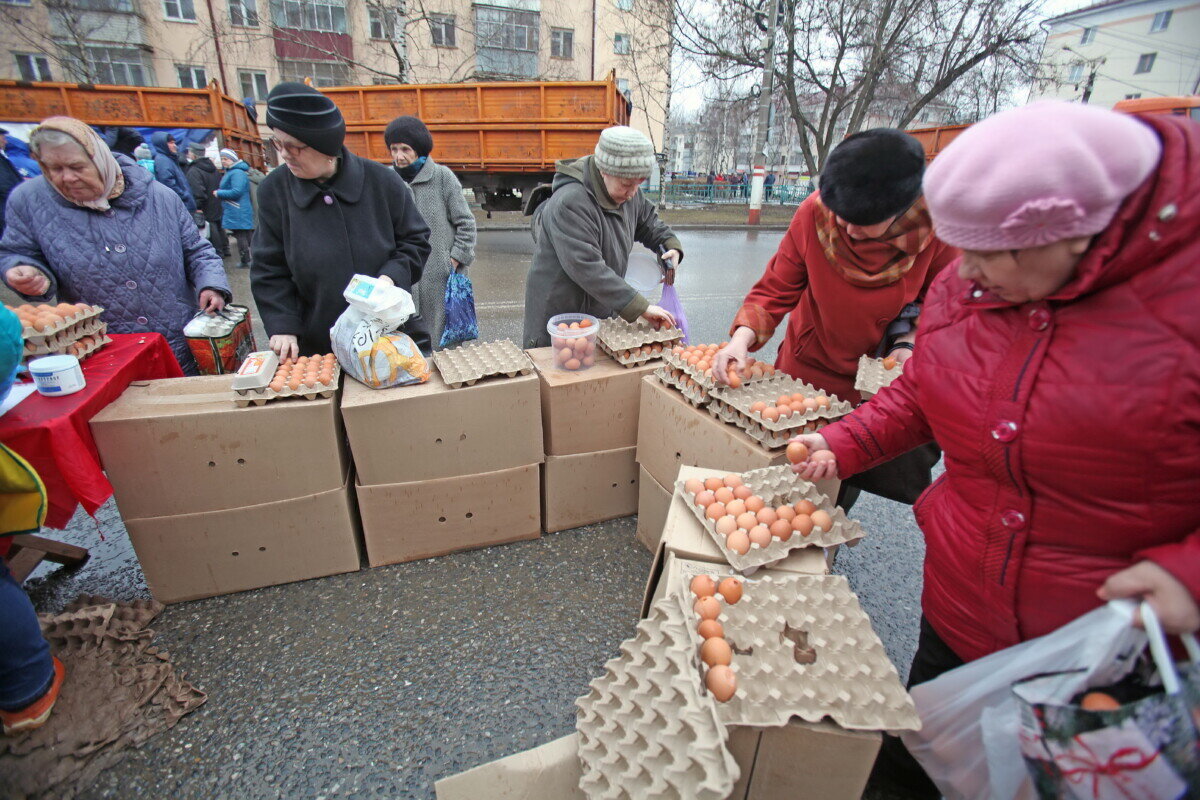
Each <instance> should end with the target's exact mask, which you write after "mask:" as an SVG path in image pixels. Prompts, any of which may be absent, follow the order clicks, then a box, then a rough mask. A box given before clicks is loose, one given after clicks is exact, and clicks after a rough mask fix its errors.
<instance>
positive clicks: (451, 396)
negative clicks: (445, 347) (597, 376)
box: [342, 372, 543, 567]
mask: <svg viewBox="0 0 1200 800" xmlns="http://www.w3.org/2000/svg"><path fill="white" fill-rule="evenodd" d="M342 417H343V419H344V420H345V424H346V433H347V435H348V436H349V439H350V450H351V452H352V453H353V454H354V462H355V466H356V470H357V473H358V484H357V486H356V490H357V494H358V502H359V509H360V511H361V513H362V523H363V539H364V542H365V544H366V550H367V560H368V562H369V563H370V564H371V566H373V567H375V566H380V565H382V564H396V563H399V562H402V561H412V560H414V559H419V558H429V557H431V556H438V555H444V554H446V553H451V552H454V551H456V550H465V549H469V548H473V547H486V546H489V545H494V544H502V543H505V542H515V541H519V540H522V539H536V538H537V537H538V536H539V535H541V531H540V525H539V519H540V516H541V514H540V510H539V508H538V471H539V466H540V464H541V462H542V460H543V455H542V420H541V411H540V400H539V394H538V379H537V376H535V375H518V376H516V377H513V378H509V377H496V378H488V379H486V380H481V381H479V382H478V383H475V384H474V385H472V386H465V387H462V388H458V389H453V388H450V387H449V386H448V385H447V384H446V382H445V381H444V380H443V379H442V376H441V375H440V374H438V373H437V372H434V373H433V374H432V375H430V377H429V381H428V382H427V383H424V384H421V385H419V386H400V387H396V388H393V389H371V388H369V387H367V386H364V385H363V384H361V383H359V382H358V381H355V380H352V379H349V378H347V379H346V382H345V386H344V388H343V390H342Z"/></svg>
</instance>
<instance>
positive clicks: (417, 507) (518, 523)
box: [357, 389, 541, 567]
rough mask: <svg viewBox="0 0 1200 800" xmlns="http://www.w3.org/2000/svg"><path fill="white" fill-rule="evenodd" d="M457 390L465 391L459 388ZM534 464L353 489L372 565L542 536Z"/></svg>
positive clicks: (368, 559) (538, 486) (538, 487)
mask: <svg viewBox="0 0 1200 800" xmlns="http://www.w3.org/2000/svg"><path fill="white" fill-rule="evenodd" d="M458 391H460V392H466V391H470V389H459V390H458ZM539 489H540V479H539V466H538V465H537V464H528V465H526V466H523V467H516V468H515V469H505V470H498V471H496V472H488V473H484V474H481V475H464V476H462V477H457V478H439V479H437V480H427V481H414V482H411V483H394V484H383V485H372V486H365V485H359V486H358V487H357V493H358V506H359V511H360V513H361V514H362V525H363V541H364V543H365V544H366V549H367V561H368V562H369V563H370V565H371V566H372V567H378V566H381V565H383V564H398V563H400V562H403V561H414V560H416V559H419V558H431V557H433V556H440V555H445V554H447V553H453V552H456V551H458V550H469V549H471V548H475V547H490V546H491V545H496V544H505V543H507V542H516V541H521V540H525V539H536V538H538V537H539V536H541V507H540V505H539V494H540V493H539V491H538V490H539Z"/></svg>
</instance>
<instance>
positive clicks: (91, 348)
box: [58, 325, 112, 361]
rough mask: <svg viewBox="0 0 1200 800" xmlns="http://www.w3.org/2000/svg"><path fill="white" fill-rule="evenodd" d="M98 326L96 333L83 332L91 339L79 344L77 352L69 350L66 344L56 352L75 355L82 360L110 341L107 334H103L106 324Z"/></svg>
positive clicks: (69, 347) (69, 346)
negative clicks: (88, 341)
mask: <svg viewBox="0 0 1200 800" xmlns="http://www.w3.org/2000/svg"><path fill="white" fill-rule="evenodd" d="M100 328H101V329H100V331H99V332H98V333H94V334H84V335H85V336H91V337H92V341H91V342H90V343H88V344H85V345H84V344H81V345H80V350H79V352H76V353H73V352H71V345H67V346H66V347H64V348H63V349H62V350H59V351H58V352H59V353H62V354H64V355H71V356H75V357H76V358H78V359H79V360H80V361H83V360H84V359H85V358H87V357H88V356H90V355H92V354H93V353H95V352H96V351H97V350H99V349H100V348H101V347H104V345H106V344H111V343H112V339H110V338H108V336H106V335H105V333H106V331H107V326H105V325H101V326H100ZM72 344H75V342H72Z"/></svg>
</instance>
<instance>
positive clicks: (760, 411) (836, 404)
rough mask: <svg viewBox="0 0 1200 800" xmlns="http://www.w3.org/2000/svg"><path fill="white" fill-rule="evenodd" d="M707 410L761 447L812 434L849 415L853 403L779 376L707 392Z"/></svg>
mask: <svg viewBox="0 0 1200 800" xmlns="http://www.w3.org/2000/svg"><path fill="white" fill-rule="evenodd" d="M711 395H712V398H711V400H710V402H709V404H708V409H709V411H710V412H711V413H712V414H713V415H714V416H716V417H717V418H718V419H721V420H723V421H724V422H728V423H729V424H731V425H736V426H738V427H739V428H741V429H742V430H744V431H746V433H748V434H749V435H750V437H751V438H753V439H755V440H757V441H759V442H761V443H762V444H763V446H764V447H767V448H770V449H774V448H777V447H783V446H784V445H786V444H787V442H788V439H791V438H792V437H793V436H798V435H799V434H801V433H812V432H813V431H816V430H819V429H820V428H823V427H825V426H826V425H828V424H829V423H830V422H833V421H834V420H835V419H838V418H839V417H842V416H844V415H846V414H849V413H850V411H851V410H853V406H851V405H850V404H849V403H847V402H845V401H844V400H839V399H837V397H830V396H829V395H827V394H825V393H824V392H820V391H818V390H817V389H816V388H815V387H813V386H811V385H810V384H807V383H804V382H803V381H798V380H796V379H795V378H789V377H787V376H786V375H781V376H778V377H775V378H770V379H768V380H764V381H761V382H758V383H749V384H746V385H743V386H741V387H738V388H736V389H735V388H732V387H720V388H717V389H714V390H713V391H712V392H711Z"/></svg>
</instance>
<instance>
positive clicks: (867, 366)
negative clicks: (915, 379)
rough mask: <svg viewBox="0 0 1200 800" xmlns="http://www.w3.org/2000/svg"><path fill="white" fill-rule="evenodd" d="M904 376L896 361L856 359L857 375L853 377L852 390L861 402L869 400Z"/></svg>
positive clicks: (902, 369) (865, 357) (902, 367)
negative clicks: (857, 394)
mask: <svg viewBox="0 0 1200 800" xmlns="http://www.w3.org/2000/svg"><path fill="white" fill-rule="evenodd" d="M903 374H904V365H903V364H901V363H899V362H898V361H896V359H894V358H892V357H891V356H888V357H887V358H871V357H870V356H859V357H858V374H857V375H855V376H854V390H855V391H856V392H858V393H859V394H860V395H862V399H863V400H870V399H871V398H872V397H874V396H875V395H877V394H879V390H880V389H882V388H883V387H885V386H887V385H888V384H890V383H891V382H892V381H894V380H896V378H899V377H900V376H901V375H903Z"/></svg>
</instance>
